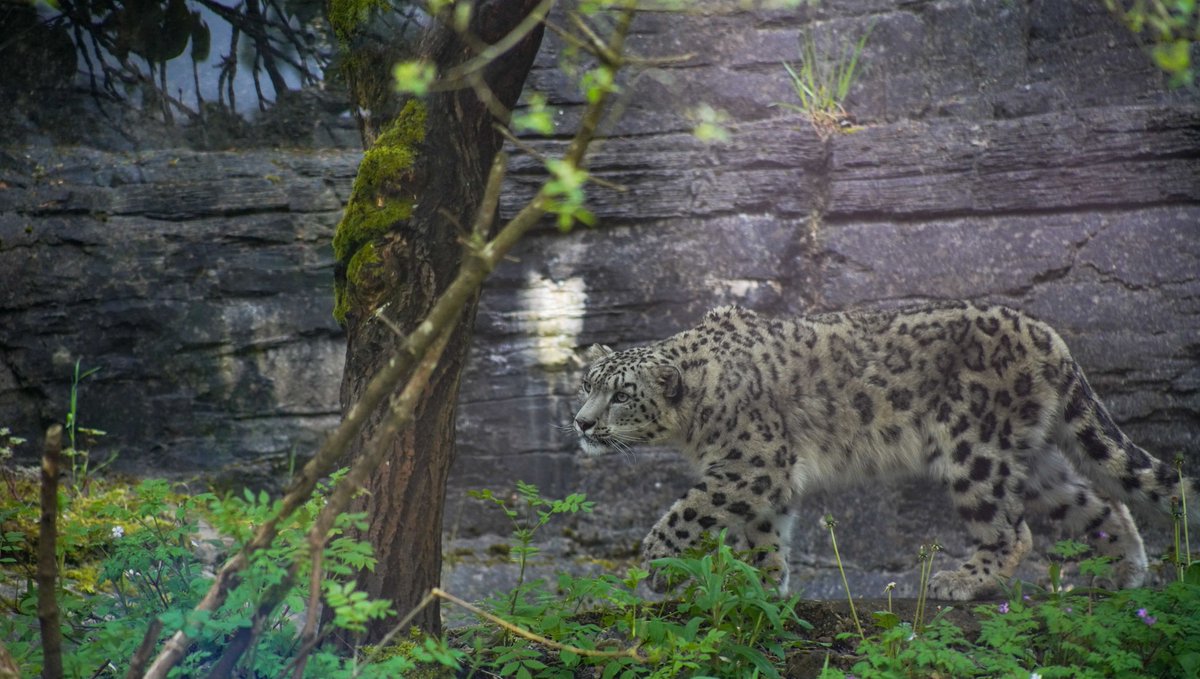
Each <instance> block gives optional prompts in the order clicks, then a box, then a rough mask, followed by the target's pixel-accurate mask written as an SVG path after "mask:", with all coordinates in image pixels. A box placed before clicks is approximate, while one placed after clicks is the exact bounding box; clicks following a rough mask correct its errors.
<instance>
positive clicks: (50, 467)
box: [37, 424, 63, 678]
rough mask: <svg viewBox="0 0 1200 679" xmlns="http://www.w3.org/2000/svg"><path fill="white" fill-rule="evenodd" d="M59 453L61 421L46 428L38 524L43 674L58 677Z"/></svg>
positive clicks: (39, 619)
mask: <svg viewBox="0 0 1200 679" xmlns="http://www.w3.org/2000/svg"><path fill="white" fill-rule="evenodd" d="M61 453H62V425H58V424H56V425H53V426H51V427H50V428H49V429H47V430H46V444H45V447H44V448H43V449H42V517H41V522H40V524H39V526H38V554H37V584H38V597H37V609H38V623H40V625H41V628H42V676H43V677H48V678H49V677H61V676H62V675H63V664H62V628H60V627H59V622H58V620H59V617H58V599H57V597H56V595H57V594H58V559H57V558H56V555H55V550H56V548H57V545H58V458H59V455H60V454H61Z"/></svg>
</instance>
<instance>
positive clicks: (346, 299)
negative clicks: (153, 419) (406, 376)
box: [335, 0, 542, 643]
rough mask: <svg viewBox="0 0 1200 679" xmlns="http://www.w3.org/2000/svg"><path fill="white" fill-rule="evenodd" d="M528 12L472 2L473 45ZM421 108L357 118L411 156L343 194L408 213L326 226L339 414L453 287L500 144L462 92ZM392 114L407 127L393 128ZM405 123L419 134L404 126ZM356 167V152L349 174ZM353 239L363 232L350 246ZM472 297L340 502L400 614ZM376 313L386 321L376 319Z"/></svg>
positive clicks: (433, 547)
mask: <svg viewBox="0 0 1200 679" xmlns="http://www.w3.org/2000/svg"><path fill="white" fill-rule="evenodd" d="M535 5H537V3H536V2H533V1H531V0H492V1H490V2H487V1H485V2H481V3H479V4H477V5H476V8H475V10H476V11H475V13H474V18H473V21H472V31H473V33H474V34H475V35H476V36H478V37H479V38H480V39H481V40H482V41H484V42H486V43H489V44H490V43H492V42H495V41H496V40H498V39H499V38H501V37H503V36H504V35H506V34H507V33H508V32H509V31H510V30H511V29H512V28H513V27H514V26H516V25H517V24H518V23H519V22H520V21H521V20H522V19H523V18H524V17H525V16H526V15H527V14H528V13H529V12H530V10H531V9H532V8H533V7H534V6H535ZM541 35H542V29H541V27H540V26H539V27H538V28H537V29H535V30H534V31H532V32H531V33H530V34H529V35H528V36H526V37H525V38H524V39H523V40H521V41H520V42H519V43H518V44H517V45H516V47H514V48H513V49H511V50H509V51H508V52H507V53H505V54H503V55H502V56H500V57H499V58H498V59H497V60H496V61H495V62H494V63H492V64H491V65H490V66H489V67H488V68H487V69H485V71H484V72H483V82H484V83H486V86H487V88H488V90H490V92H491V96H492V97H494V102H495V103H499V104H500V105H501V106H502V107H503V108H504V109H506V110H507V109H511V108H512V106H513V105H514V104H515V103H516V100H517V98H518V96H519V95H520V92H521V88H522V86H523V85H524V81H525V76H526V75H527V74H528V72H529V68H530V66H531V65H532V63H533V58H534V56H535V55H536V53H537V50H538V47H539V46H540V43H541ZM417 56H418V57H420V58H424V59H426V60H428V61H430V62H432V63H434V64H436V65H437V67H438V70H439V72H444V71H445V70H446V69H448V68H450V67H453V66H455V65H458V64H461V63H463V62H465V61H467V60H468V59H469V58H471V57H472V56H474V52H472V51H471V50H470V49H469V48H468V47H467V46H466V45H465V44H464V43H463V42H462V41H461V40H459V39H458V38H457V36H455V35H454V34H453V33H452V32H451V31H449V30H448V29H446V28H444V27H435V28H433V29H431V32H430V33H429V34H427V35H426V36H425V37H424V39H423V40H422V41H421V43H420V47H419V49H418V50H417ZM385 74H389V75H390V72H387V71H385ZM423 106H424V108H423V110H419V109H416V108H413V107H412V106H408V107H399V106H389V107H387V109H391V110H395V109H397V108H400V109H401V111H400V113H399V114H398V118H397V119H396V120H395V121H388V120H380V119H379V118H378V117H374V118H372V120H371V121H370V122H369V123H368V126H369V127H371V128H373V129H368V130H364V138H366V139H371V140H373V141H374V143H375V144H376V146H378V145H379V144H380V143H382V142H383V141H384V140H385V139H387V138H388V135H389V133H388V129H389V125H393V124H395V122H396V121H399V123H400V124H399V125H398V126H397V127H396V128H395V129H403V130H404V131H405V134H406V135H407V136H406V137H405V143H411V146H412V148H411V151H412V154H411V155H412V157H411V164H410V165H408V166H407V167H401V169H400V171H398V172H395V171H392V172H390V173H389V174H388V175H387V176H381V177H380V178H379V179H378V180H376V181H371V182H370V183H371V186H372V187H373V190H374V191H375V192H376V194H378V195H375V194H372V195H361V196H357V197H358V198H359V199H364V198H366V199H370V202H373V203H374V205H375V206H385V205H392V204H395V205H403V206H405V207H404V208H402V209H401V211H400V212H399V213H389V214H405V213H408V216H407V217H406V218H401V219H397V220H395V221H394V222H391V223H390V225H389V226H388V227H387V228H386V229H384V230H382V231H379V230H378V229H376V230H374V231H362V232H353V231H351V230H350V229H351V227H352V226H353V225H347V222H346V220H347V218H348V217H349V214H348V216H347V217H346V218H343V224H342V225H339V236H341V235H342V231H343V229H344V228H345V229H346V234H347V235H346V236H345V237H343V238H342V239H341V241H340V245H339V241H337V240H335V250H338V265H337V271H336V276H337V278H338V281H337V282H338V286H339V291H340V292H339V309H340V310H341V311H342V312H344V323H345V325H346V330H347V337H348V343H347V350H346V368H345V373H344V376H343V379H342V389H341V400H342V406H343V412H347V411H348V410H349V409H350V408H352V407H353V406H354V404H355V403H356V402H357V401H358V399H359V397H360V395H361V394H362V391H363V389H364V388H365V386H366V385H367V383H368V381H369V380H370V378H371V376H373V375H374V374H375V373H376V372H377V371H378V370H379V369H380V367H381V366H383V365H384V364H385V363H386V362H387V361H388V360H389V359H390V358H391V357H392V356H393V355H394V354H395V352H396V351H397V350H398V349H399V347H400V345H401V342H402V338H401V337H400V336H399V335H398V334H397V332H396V330H397V329H398V330H399V331H400V332H401V333H408V332H411V331H412V329H413V328H414V327H415V324H416V323H418V322H420V319H422V318H423V317H424V316H425V315H426V314H427V312H428V311H429V309H430V308H431V307H432V305H433V303H434V301H435V300H436V299H437V296H438V295H439V294H441V292H442V291H443V290H444V289H445V288H446V286H447V285H448V284H449V283H450V281H451V280H453V278H454V276H455V274H456V273H457V271H458V268H459V264H460V262H461V260H462V245H461V242H460V238H462V237H465V236H466V234H467V230H469V228H470V225H471V224H472V223H473V222H474V219H475V213H476V212H477V210H478V208H479V204H480V202H481V199H482V193H483V188H484V185H485V184H486V179H487V173H488V170H489V167H490V165H491V163H492V160H493V158H494V157H495V155H496V153H497V152H498V151H499V149H500V147H501V144H502V137H501V136H500V135H499V134H498V133H497V132H496V131H495V129H494V127H493V124H494V122H496V120H495V118H494V116H493V114H492V113H490V112H489V109H488V106H487V104H486V103H485V102H484V101H483V100H481V98H480V95H479V93H478V92H477V91H476V89H461V90H455V91H450V92H442V93H435V94H433V95H431V96H429V97H427V98H426V99H425V100H424V102H423ZM377 110H378V109H377ZM418 111H419V113H418ZM406 115H407V116H408V119H407V120H402V119H403V118H404V117H405V116H406ZM501 122H503V121H501ZM418 125H419V126H420V127H421V129H414V127H415V126H418ZM393 136H395V135H393ZM369 153H370V151H368V154H369ZM366 171H367V159H366V158H365V159H364V163H363V166H361V167H360V178H361V176H362V175H363V173H364V172H366ZM367 180H370V178H369V177H368V178H367ZM364 187H366V183H364ZM365 190H366V189H365V188H364V191H365ZM355 193H356V194H357V193H358V188H357V182H356V190H355ZM354 200H355V196H354V195H352V197H351V201H352V203H353V201H354ZM351 207H353V206H350V207H348V208H347V213H350V212H351ZM381 211H382V209H381ZM355 233H360V234H361V233H370V234H371V237H370V238H369V239H365V240H364V238H363V237H362V236H361V235H354V234H355ZM477 300H478V297H477V296H476V297H475V298H474V299H472V300H471V302H470V304H469V306H468V308H466V309H465V310H464V313H463V314H462V316H461V317H460V321H459V324H458V326H457V327H456V328H455V329H454V333H453V335H452V336H451V338H450V341H449V345H448V346H447V348H446V351H445V354H444V355H443V357H442V360H441V362H440V363H439V366H438V369H437V371H436V373H435V374H434V377H433V379H432V380H431V382H430V385H429V387H428V389H427V390H426V392H425V395H424V398H423V401H422V403H421V404H420V405H419V406H418V408H417V411H416V414H415V420H414V423H413V425H412V426H411V427H409V428H408V429H406V430H405V431H403V432H402V434H401V435H400V436H398V437H397V438H396V439H395V440H394V441H393V442H392V443H391V446H392V449H391V450H390V451H389V454H388V456H387V458H386V460H385V462H384V463H383V465H382V466H381V467H380V468H379V470H378V471H377V473H376V474H374V475H373V476H372V477H371V480H370V481H369V483H368V484H367V487H366V490H367V491H368V492H367V493H366V494H365V495H363V496H361V497H360V498H359V499H358V500H356V504H355V506H354V507H353V508H352V511H364V510H365V511H366V512H367V514H368V523H369V527H368V529H367V531H366V535H365V537H366V538H367V539H368V540H369V542H370V543H371V545H372V547H373V548H374V550H375V554H376V556H377V558H378V566H377V567H376V568H375V570H374V571H373V572H367V571H364V572H362V573H360V575H359V578H358V586H359V589H360V590H362V591H366V592H367V593H368V594H369V595H370V596H371V597H372V598H381V599H387V600H390V601H391V602H392V603H393V607H394V608H395V610H396V611H397V612H398V613H400V614H401V615H403V614H404V613H407V612H408V611H409V610H411V609H412V608H413V607H415V606H416V605H417V604H418V603H419V602H420V601H421V599H422V598H423V597H424V596H425V594H426V593H428V592H429V590H430V589H431V588H432V587H434V586H436V585H437V584H438V582H439V578H440V574H441V564H442V558H441V557H442V550H441V547H442V545H441V527H442V506H443V502H444V496H445V486H446V477H447V474H448V472H449V468H450V465H451V463H452V461H453V458H454V444H455V437H454V432H455V405H456V401H457V397H458V386H459V377H460V373H461V371H462V367H463V364H464V361H465V359H466V355H467V350H468V347H469V340H470V331H471V328H472V325H473V323H474V318H475V305H476V301H477ZM380 314H382V315H383V316H385V317H386V319H389V320H390V321H391V323H388V322H384V321H382V320H380V319H379V318H378V315H380ZM393 326H396V327H395V328H394V327H393ZM385 411H386V404H385V407H383V408H380V409H379V411H377V412H375V413H373V414H372V415H371V417H370V419H369V422H368V424H367V426H366V427H365V429H364V431H363V433H362V434H361V435H360V437H359V438H358V439H357V441H356V442H355V444H354V445H352V446H351V448H350V451H349V453H348V456H347V460H346V461H347V463H348V462H349V460H350V459H352V458H353V457H354V456H356V455H358V454H359V453H360V451H362V449H363V447H364V445H365V444H366V443H367V442H368V441H369V440H370V439H371V437H372V436H373V433H374V432H375V430H376V429H377V427H378V425H379V423H380V421H381V420H382V418H383V414H384V412H385ZM389 624H390V623H389V621H386V620H385V621H377V622H376V624H374V625H373V626H370V627H369V628H368V632H367V633H366V635H365V638H364V639H360V640H359V641H362V642H366V643H370V642H373V641H377V640H378V639H379V638H380V637H382V636H383V635H384V634H385V633H386V632H387V628H388V625H389ZM413 624H414V625H416V626H418V627H420V628H421V629H423V630H425V631H427V632H430V633H434V634H437V633H440V630H441V619H440V611H439V609H438V607H437V606H436V605H432V606H428V607H426V608H425V609H424V610H423V611H422V612H421V613H420V614H418V616H417V617H416V618H415V619H414V621H413Z"/></svg>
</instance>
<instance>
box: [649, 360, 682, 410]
mask: <svg viewBox="0 0 1200 679" xmlns="http://www.w3.org/2000/svg"><path fill="white" fill-rule="evenodd" d="M651 374H652V375H654V383H655V384H656V385H658V388H659V390H660V391H661V392H662V395H663V396H665V397H666V399H667V402H668V403H670V404H672V405H674V404H677V403H679V402H680V401H682V400H683V373H681V372H679V368H676V367H675V366H673V365H656V366H654V368H653V369H652V370H651Z"/></svg>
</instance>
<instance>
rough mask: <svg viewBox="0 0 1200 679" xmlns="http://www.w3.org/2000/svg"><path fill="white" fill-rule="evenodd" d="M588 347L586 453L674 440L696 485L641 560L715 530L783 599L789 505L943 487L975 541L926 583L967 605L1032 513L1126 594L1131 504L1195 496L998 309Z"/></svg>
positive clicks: (718, 321) (1012, 316)
mask: <svg viewBox="0 0 1200 679" xmlns="http://www.w3.org/2000/svg"><path fill="white" fill-rule="evenodd" d="M585 354H586V360H587V361H588V362H589V363H588V366H587V368H586V370H585V371H584V376H583V379H582V382H581V388H580V400H581V402H582V405H581V406H580V407H579V409H578V411H577V412H576V414H575V417H574V422H573V429H574V431H575V433H576V434H577V435H578V437H579V441H580V444H581V448H582V449H583V451H584V452H585V453H588V454H597V453H600V452H601V451H603V450H606V449H610V448H621V449H628V447H629V446H632V445H637V444H651V445H668V446H673V447H676V448H677V449H678V450H679V451H681V452H682V454H683V455H684V456H685V458H686V459H687V460H688V461H689V462H690V463H691V465H692V466H693V467H694V469H695V472H696V473H697V476H698V478H699V481H698V482H697V483H696V484H695V485H694V486H692V487H691V489H690V490H688V491H687V492H686V494H684V495H683V497H681V498H680V499H679V500H677V501H676V502H675V503H674V505H672V506H671V508H670V510H668V511H667V513H666V514H665V515H663V517H662V518H661V519H660V520H659V521H658V522H657V523H656V524H655V525H654V526H653V528H652V529H651V530H650V532H649V534H648V535H647V536H646V538H645V539H644V540H643V541H642V557H643V559H644V560H645V561H647V562H652V561H653V560H654V559H657V558H660V557H666V556H674V555H678V554H679V553H681V552H683V551H685V550H688V549H690V548H694V547H697V546H698V545H699V544H701V541H702V536H704V535H706V534H707V535H710V536H711V535H716V534H718V532H719V531H722V530H724V531H725V532H726V540H727V543H728V544H730V545H731V546H733V547H735V548H738V549H741V550H747V551H749V552H750V553H751V554H754V557H753V558H754V559H755V560H756V561H757V562H758V564H757V565H759V566H760V567H761V568H762V569H763V570H764V572H766V573H767V574H768V575H769V577H771V578H772V579H773V580H774V581H775V582H776V583H777V584H778V585H779V586H780V589H781V590H782V591H784V592H786V591H787V589H788V565H787V558H788V546H789V541H790V539H791V533H792V524H793V521H794V500H795V499H796V498H798V497H799V496H801V494H803V493H805V492H806V491H809V490H812V489H816V488H822V487H826V488H827V487H835V486H837V485H839V484H841V483H843V482H848V481H849V482H854V481H857V482H864V481H871V480H879V479H888V478H893V477H898V476H900V475H911V474H923V475H925V476H926V477H928V478H932V479H934V480H935V481H936V482H938V483H939V484H940V485H942V486H944V487H945V489H946V490H947V491H948V492H949V496H950V499H951V501H952V502H953V505H954V507H955V508H956V510H957V514H958V517H959V518H960V519H961V521H962V524H963V525H964V529H965V531H966V532H967V534H968V535H969V537H970V538H971V543H972V545H973V548H974V552H973V553H972V554H970V556H969V557H968V558H967V559H966V561H965V562H964V563H962V564H961V566H959V567H958V568H957V569H953V570H943V571H940V572H938V573H936V574H934V576H933V577H932V578H931V579H930V582H929V595H930V596H932V597H934V598H937V599H946V600H958V601H965V600H972V599H975V598H979V597H981V596H985V595H987V594H990V593H992V592H993V591H994V590H995V588H996V587H997V586H998V584H999V583H1001V582H1003V581H1004V580H1006V579H1008V578H1011V577H1012V576H1013V575H1014V571H1015V570H1016V568H1017V566H1018V564H1019V563H1020V562H1021V560H1022V558H1023V557H1024V556H1025V555H1026V554H1027V553H1028V552H1029V550H1030V549H1031V546H1032V542H1033V541H1032V536H1031V533H1030V529H1029V526H1028V525H1027V523H1026V518H1027V516H1030V515H1033V514H1040V515H1044V516H1046V517H1047V518H1048V519H1049V520H1050V521H1052V522H1055V523H1057V524H1059V525H1061V526H1062V527H1063V528H1064V529H1065V530H1066V531H1067V532H1068V533H1070V534H1074V535H1086V536H1088V539H1089V541H1090V543H1091V544H1092V546H1093V548H1094V550H1095V551H1096V553H1097V554H1099V555H1101V556H1104V557H1108V558H1109V559H1111V564H1112V573H1111V578H1110V579H1109V580H1110V582H1108V583H1106V584H1110V585H1111V586H1114V587H1137V586H1139V585H1141V584H1142V583H1143V581H1144V580H1145V577H1146V574H1147V570H1148V566H1147V560H1146V553H1145V548H1144V547H1143V544H1142V539H1141V537H1140V535H1139V534H1138V529H1137V526H1136V525H1135V523H1134V521H1133V517H1132V515H1131V513H1130V510H1129V508H1128V506H1127V505H1126V503H1131V504H1133V505H1134V506H1135V507H1141V506H1153V507H1154V508H1155V511H1157V510H1159V509H1162V510H1169V508H1170V506H1171V503H1172V498H1177V497H1179V496H1180V494H1181V492H1184V491H1186V492H1187V493H1188V494H1189V496H1190V497H1191V498H1196V499H1197V500H1198V501H1200V494H1198V493H1197V487H1196V484H1195V482H1194V481H1192V480H1190V479H1186V478H1184V479H1181V477H1180V475H1179V473H1178V471H1177V470H1176V468H1175V467H1174V466H1173V465H1171V464H1167V463H1164V462H1163V461H1161V460H1159V459H1157V458H1155V457H1154V456H1153V455H1151V454H1149V453H1147V452H1146V451H1145V450H1143V449H1142V448H1140V447H1138V446H1136V445H1134V443H1133V442H1132V441H1131V440H1130V439H1129V437H1128V436H1126V435H1125V433H1124V432H1122V431H1121V429H1120V428H1119V427H1118V426H1117V425H1116V423H1115V422H1114V421H1113V418H1112V416H1111V415H1110V414H1109V412H1108V410H1107V409H1106V408H1105V406H1104V405H1103V404H1102V403H1101V402H1100V400H1099V399H1098V398H1097V397H1096V395H1095V393H1094V392H1093V391H1092V389H1091V387H1090V386H1089V385H1088V382H1087V379H1086V378H1085V377H1084V373H1083V370H1082V369H1081V368H1080V366H1079V363H1078V362H1076V361H1075V359H1074V358H1072V356H1071V353H1070V352H1069V351H1068V349H1067V345H1066V343H1065V342H1064V341H1063V339H1062V338H1061V337H1060V336H1059V334H1058V333H1057V332H1055V331H1054V330H1053V329H1052V328H1051V327H1050V326H1049V325H1047V324H1046V323H1043V322H1041V321H1039V320H1036V319H1035V318H1033V317H1031V316H1029V315H1027V314H1025V313H1023V312H1020V311H1017V310H1014V309H1012V308H1008V307H1005V306H994V305H980V304H974V303H965V302H964V303H943V304H936V305H928V306H924V307H919V308H907V309H896V310H881V311H849V312H840V313H824V314H814V315H808V316H801V317H797V318H790V319H777V318H770V317H767V316H764V315H759V314H757V313H755V312H753V311H749V310H747V309H744V308H740V307H737V306H726V307H720V308H717V309H714V310H712V311H710V312H708V313H707V315H705V316H704V319H703V321H702V322H701V323H700V324H699V325H698V326H696V327H694V328H691V329H689V330H685V331H683V332H680V333H678V334H676V335H673V336H671V337H668V338H667V339H664V340H662V341H659V342H656V343H653V344H649V345H647V346H640V347H634V348H630V349H625V350H623V351H613V350H612V349H610V348H609V347H607V346H600V345H596V346H593V347H591V348H590V349H588V350H587V351H586V352H585ZM876 482H877V481H876ZM1181 484H1186V487H1181ZM1196 504H1197V503H1193V505H1192V507H1193V508H1194V507H1195V506H1196ZM1196 518H1197V513H1196V512H1195V511H1193V512H1192V516H1191V519H1192V520H1193V521H1194V520H1195V519H1196ZM652 582H653V584H654V586H655V588H656V589H662V588H663V587H664V586H665V582H664V581H662V580H661V577H660V576H656V577H655V578H653V579H652Z"/></svg>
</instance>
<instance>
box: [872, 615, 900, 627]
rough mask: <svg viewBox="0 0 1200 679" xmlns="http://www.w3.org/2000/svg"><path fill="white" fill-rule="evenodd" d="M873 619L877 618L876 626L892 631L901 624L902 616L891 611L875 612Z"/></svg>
mask: <svg viewBox="0 0 1200 679" xmlns="http://www.w3.org/2000/svg"><path fill="white" fill-rule="evenodd" d="M871 617H873V618H875V624H876V625H878V626H879V628H880V629H884V630H889V629H892V628H893V627H895V626H896V625H899V624H900V616H898V615H896V614H895V613H892V612H891V611H875V612H874V613H872V614H871Z"/></svg>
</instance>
